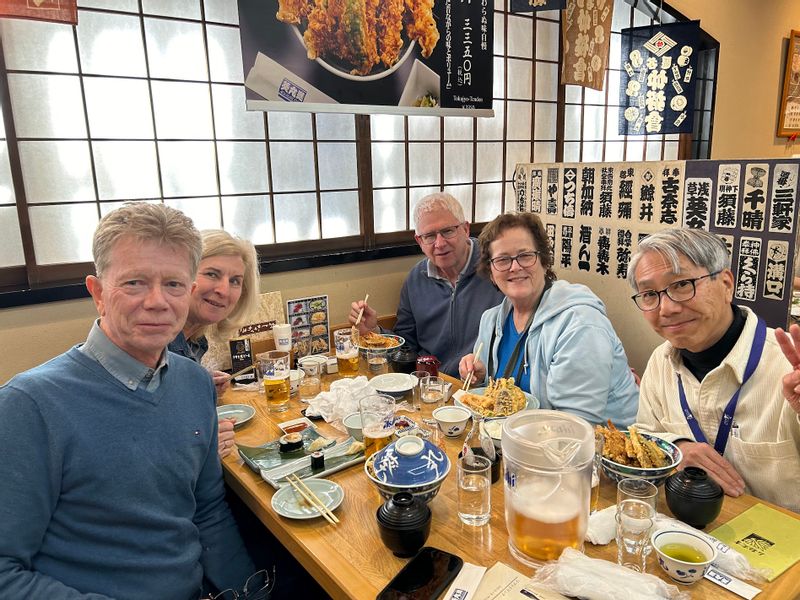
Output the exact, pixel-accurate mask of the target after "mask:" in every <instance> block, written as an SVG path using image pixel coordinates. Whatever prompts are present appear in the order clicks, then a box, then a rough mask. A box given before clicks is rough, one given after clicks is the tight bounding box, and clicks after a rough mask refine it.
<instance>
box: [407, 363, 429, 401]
mask: <svg viewBox="0 0 800 600" xmlns="http://www.w3.org/2000/svg"><path fill="white" fill-rule="evenodd" d="M429 375H430V373H428V372H427V371H413V372H412V373H411V376H412V377H414V378H415V379H416V383H415V384H414V388H413V389H412V392H413V396H412V402H413V404H414V410H422V380H423V379H425V378H426V377H428V376H429Z"/></svg>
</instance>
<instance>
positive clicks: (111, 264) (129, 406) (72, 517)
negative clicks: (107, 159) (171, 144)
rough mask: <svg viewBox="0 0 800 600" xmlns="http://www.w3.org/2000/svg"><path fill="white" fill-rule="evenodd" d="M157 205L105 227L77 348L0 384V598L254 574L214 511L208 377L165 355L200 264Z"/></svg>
mask: <svg viewBox="0 0 800 600" xmlns="http://www.w3.org/2000/svg"><path fill="white" fill-rule="evenodd" d="M200 252H201V242H200V236H199V234H198V232H197V230H196V229H195V227H194V225H193V224H192V222H191V220H190V219H189V218H187V217H186V216H185V215H183V214H182V213H181V212H179V211H177V210H175V209H171V208H168V207H166V206H164V205H162V204H146V203H140V204H131V205H126V206H124V207H122V208H120V209H118V210H116V211H113V212H111V213H109V214H108V215H106V216H105V217H104V218H103V219H102V220H101V221H100V225H99V226H98V228H97V231H96V232H95V236H94V244H93V253H94V259H95V269H96V273H97V275H96V276H89V277H87V278H86V286H87V288H88V289H89V292H90V293H91V295H92V298H93V299H94V301H95V304H96V306H97V310H98V312H99V314H100V319H99V320H98V321H97V322H96V323H95V324H94V326H93V327H92V329H91V331H90V332H89V335H88V337H87V339H86V343H84V344H80V345H78V346H75V347H74V348H72V349H70V350H68V351H67V352H65V353H64V354H62V355H60V356H58V357H56V358H54V359H53V360H51V361H49V362H47V363H45V364H43V365H40V366H38V367H36V368H34V369H32V370H30V371H27V372H25V373H22V374H20V375H17V376H16V377H14V378H13V379H11V381H9V382H8V383H7V384H6V385H4V386H2V387H0V456H2V461H0V482H2V485H0V596H1V597H2V598H3V599H4V600H17V599H19V600H31V599H39V598H42V599H44V598H47V599H48V600H49V599H58V600H64V599H77V598H83V599H91V600H98V599H101V598H102V599H104V598H115V599H118V600H122V599H128V598H130V599H134V598H136V599H138V598H159V599H163V600H190V599H191V600H195V599H197V598H199V597H200V593H201V584H202V581H203V579H204V578H205V579H207V580H208V581H210V582H211V583H212V584H213V586H215V587H218V588H220V589H224V588H228V587H233V588H241V587H242V585H243V584H244V581H245V579H246V578H247V576H248V575H249V574H250V573H251V572H252V570H253V566H252V563H251V561H250V559H249V557H248V556H247V553H246V551H245V549H244V546H243V544H242V542H241V539H240V538H239V534H238V532H237V530H236V525H235V523H234V521H233V519H232V518H231V515H230V512H229V510H228V507H227V505H226V504H225V500H224V490H223V485H222V470H221V466H220V462H219V458H218V457H217V417H216V412H215V407H214V400H215V392H214V386H213V384H212V382H211V378H210V377H209V376H208V373H206V372H205V371H204V370H203V368H202V367H200V366H199V365H197V364H195V363H194V362H192V361H191V360H188V359H185V358H183V357H181V356H178V355H175V354H171V353H168V352H167V351H166V347H167V344H168V343H169V342H170V341H172V339H173V338H174V337H175V336H176V335H177V334H178V333H179V332H180V330H181V328H182V327H183V323H184V321H185V320H186V315H187V312H188V309H189V299H190V292H191V289H192V285H193V283H192V282H193V280H194V276H195V272H196V270H197V265H198V262H199V260H200Z"/></svg>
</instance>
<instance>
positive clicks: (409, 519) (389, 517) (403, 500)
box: [376, 492, 431, 529]
mask: <svg viewBox="0 0 800 600" xmlns="http://www.w3.org/2000/svg"><path fill="white" fill-rule="evenodd" d="M376 516H377V519H378V521H379V522H380V523H382V524H383V525H386V526H388V527H392V528H397V529H409V528H414V527H421V526H422V525H424V524H425V523H427V522H428V520H430V518H431V509H430V507H428V505H427V504H425V503H424V502H422V501H421V500H418V499H416V498H414V496H413V495H412V494H411V493H409V492H398V493H397V494H395V495H394V496H392V497H391V498H390V499H389V500H387V501H386V502H384V503H383V504H382V505H381V506H380V508H378V513H377V515H376Z"/></svg>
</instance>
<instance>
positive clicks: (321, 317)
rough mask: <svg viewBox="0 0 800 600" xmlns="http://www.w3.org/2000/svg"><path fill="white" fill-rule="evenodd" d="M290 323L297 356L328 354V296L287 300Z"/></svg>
mask: <svg viewBox="0 0 800 600" xmlns="http://www.w3.org/2000/svg"><path fill="white" fill-rule="evenodd" d="M286 313H287V315H288V323H289V324H290V325H291V326H292V348H293V349H294V352H295V356H297V357H300V356H306V355H307V354H327V353H328V351H329V350H330V344H329V324H330V319H329V316H328V296H308V297H306V298H295V299H294V300H287V301H286Z"/></svg>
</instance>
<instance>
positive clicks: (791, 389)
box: [775, 325, 800, 414]
mask: <svg viewBox="0 0 800 600" xmlns="http://www.w3.org/2000/svg"><path fill="white" fill-rule="evenodd" d="M775 339H776V340H778V345H780V347H781V350H782V351H783V355H784V356H785V357H786V359H787V360H788V361H789V364H790V365H791V366H792V370H791V371H790V372H789V373H787V374H786V375H784V376H783V397H784V398H786V400H787V401H788V402H789V406H791V407H792V410H794V412H796V413H797V414H800V326H798V325H792V326H791V327H789V333H786V332H785V331H784V330H783V329H780V328H779V329H776V330H775Z"/></svg>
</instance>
